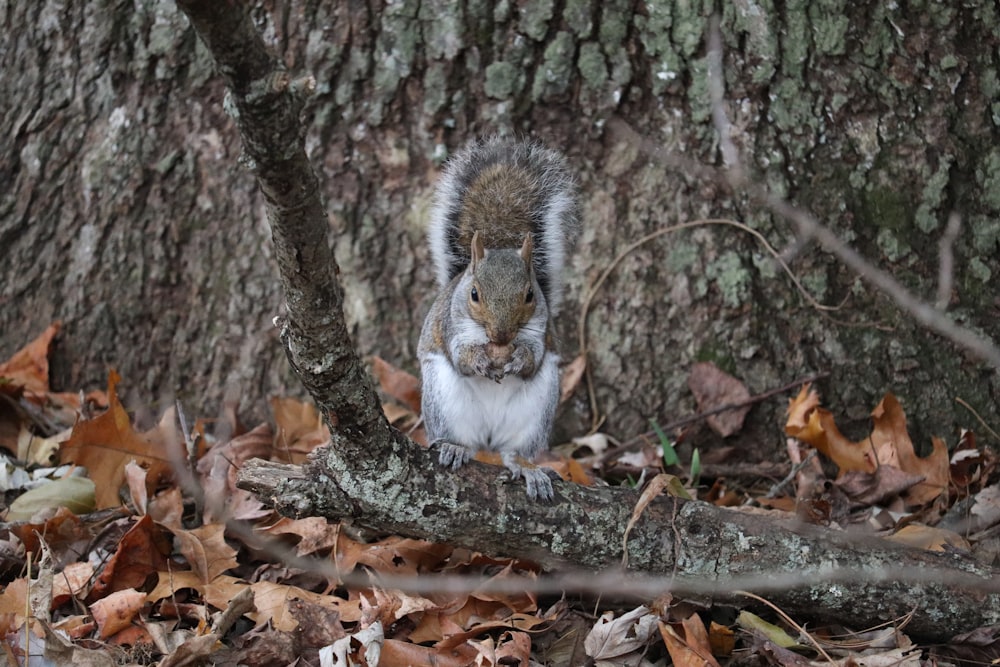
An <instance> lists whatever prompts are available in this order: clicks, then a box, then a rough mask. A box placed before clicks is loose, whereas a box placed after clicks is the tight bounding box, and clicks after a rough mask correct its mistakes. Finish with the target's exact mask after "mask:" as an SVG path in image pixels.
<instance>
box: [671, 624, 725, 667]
mask: <svg viewBox="0 0 1000 667" xmlns="http://www.w3.org/2000/svg"><path fill="white" fill-rule="evenodd" d="M657 624H658V627H659V628H660V636H662V637H663V642H664V643H665V644H666V645H667V652H669V653H670V658H671V659H672V660H673V663H674V665H675V666H676V667H719V663H718V661H717V660H716V659H715V656H713V655H712V646H711V644H709V640H708V631H707V630H706V629H705V624H704V623H702V622H701V617H700V616H698V615H697V614H691V615H690V616H688V617H687V618H686V619H684V621H683V622H682V623H681V624H680V629H681V631H682V632H683V635H682V634H679V633H678V632H677V628H676V626H675V625H673V624H671V625H668V624H666V623H664V622H663V621H657Z"/></svg>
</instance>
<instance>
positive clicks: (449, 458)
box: [431, 440, 472, 470]
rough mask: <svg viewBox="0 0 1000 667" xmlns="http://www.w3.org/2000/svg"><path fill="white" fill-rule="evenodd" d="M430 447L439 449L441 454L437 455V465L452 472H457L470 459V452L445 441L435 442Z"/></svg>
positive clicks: (465, 448)
mask: <svg viewBox="0 0 1000 667" xmlns="http://www.w3.org/2000/svg"><path fill="white" fill-rule="evenodd" d="M431 446H432V447H440V448H441V452H440V453H439V454H438V463H440V464H441V465H443V466H444V467H446V468H451V469H452V470H458V469H459V468H461V467H462V466H463V465H465V464H466V462H467V461H468V460H469V459H471V458H472V451H471V450H469V449H468V448H467V447H463V446H461V445H456V444H455V443H453V442H448V441H447V440H435V441H434V442H432V443H431Z"/></svg>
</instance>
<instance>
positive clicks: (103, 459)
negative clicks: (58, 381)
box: [59, 370, 186, 509]
mask: <svg viewBox="0 0 1000 667" xmlns="http://www.w3.org/2000/svg"><path fill="white" fill-rule="evenodd" d="M120 380H121V378H120V377H119V375H118V373H116V372H115V371H113V370H112V371H111V372H110V373H109V374H108V410H107V412H104V413H103V414H100V415H98V416H97V417H94V418H93V419H90V420H88V421H81V422H77V424H76V425H75V426H73V434H72V435H70V437H69V440H67V441H66V442H64V443H62V446H61V447H60V450H59V456H60V461H61V462H62V463H69V462H72V463H76V464H77V465H80V466H84V467H85V468H86V469H87V472H88V473H89V475H90V479H92V480H93V482H94V485H95V486H96V487H97V494H96V498H97V508H98V509H107V508H109V507H118V506H119V505H121V500H120V499H119V497H118V491H119V489H121V486H122V484H123V483H124V482H125V464H127V463H128V462H129V461H131V460H135V461H136V462H138V463H139V464H140V465H142V466H144V467H145V468H146V469H147V470H148V473H147V479H148V480H149V481H148V483H149V485H150V486H151V487H155V485H157V484H158V483H159V481H160V480H161V479H162V478H163V477H165V476H166V475H167V474H169V472H170V470H171V464H172V462H174V461H178V462H179V461H183V460H184V459H185V456H186V455H185V453H184V446H183V441H182V438H181V436H180V435H179V434H178V433H177V432H176V429H174V428H173V423H174V417H173V415H174V412H173V410H172V409H171V410H168V411H167V412H166V413H165V414H164V417H163V419H162V420H161V421H160V424H159V425H157V426H156V428H154V429H152V430H151V431H149V432H147V433H143V434H141V435H140V434H138V433H136V432H135V431H134V430H132V424H131V422H130V421H129V416H128V413H127V412H126V411H125V408H124V407H122V404H121V403H120V402H119V400H118V392H117V391H116V385H117V384H118V382H119V381H120Z"/></svg>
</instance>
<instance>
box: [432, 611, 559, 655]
mask: <svg viewBox="0 0 1000 667" xmlns="http://www.w3.org/2000/svg"><path fill="white" fill-rule="evenodd" d="M439 617H440V618H439V620H440V622H441V628H442V630H443V631H444V636H445V639H443V640H442V641H440V642H438V643H437V644H436V646H437V647H439V648H453V647H455V646H459V645H461V644H462V643H464V642H465V641H467V640H469V639H472V638H473V637H478V636H480V635H483V634H485V633H487V632H493V631H495V630H510V629H511V628H516V629H518V630H522V631H525V632H527V631H530V630H532V629H534V628H536V627H537V626H539V625H542V624H543V623H545V624H547V623H548V622H549V619H544V618H538V617H537V616H533V615H531V614H511V615H510V616H505V617H503V618H498V619H491V620H483V621H480V622H476V623H473V624H472V626H471V627H470V628H469V629H468V630H462V631H458V632H455V631H454V630H455V628H454V625H452V624H450V623H449V622H448V621H449V620H450V619H448V618H446V617H445V616H444V615H443V614H440V615H439Z"/></svg>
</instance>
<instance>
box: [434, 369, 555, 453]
mask: <svg viewBox="0 0 1000 667" xmlns="http://www.w3.org/2000/svg"><path fill="white" fill-rule="evenodd" d="M426 362H429V365H431V366H433V369H427V368H425V369H424V372H425V373H426V372H427V371H428V370H430V371H431V372H432V373H434V374H435V375H437V381H436V382H435V383H433V387H434V391H435V393H436V394H438V396H437V398H438V399H440V402H439V403H438V405H440V406H441V411H440V413H441V418H442V421H443V423H444V425H446V426H445V427H444V428H439V427H437V426H435V425H433V424H428V427H429V429H428V430H429V432H431V433H432V435H434V436H436V435H438V434H444V433H447V434H448V437H449V438H450V439H453V440H454V441H455V444H459V445H463V446H465V447H468V448H469V449H473V450H477V449H487V450H491V451H499V452H503V451H509V452H513V453H517V454H520V455H523V456H525V457H528V458H530V457H533V456H534V455H535V454H537V453H538V452H539V451H541V450H542V449H544V448H545V447H546V446H547V445H548V442H547V440H548V435H549V434H548V423H547V422H548V420H547V419H545V418H542V413H543V412H544V411H545V409H546V406H547V405H548V404H549V401H550V398H549V397H550V395H551V394H552V393H554V392H558V388H559V368H558V362H559V359H558V357H557V356H556V355H555V354H551V353H550V354H546V355H545V357H544V359H543V360H542V364H541V366H540V367H539V368H538V372H537V373H535V375H534V377H532V378H531V379H530V380H527V381H525V380H523V379H521V378H519V377H505V378H503V379H502V380H501V381H500V382H499V383H497V382H494V381H493V380H490V379H488V378H484V377H480V376H465V375H462V374H460V373H458V372H457V371H456V370H455V369H454V368H453V367H452V365H451V364H450V363H449V362H448V360H447V359H446V358H445V357H444V355H439V354H435V355H429V357H428V358H427V359H426V360H425V363H426Z"/></svg>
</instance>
